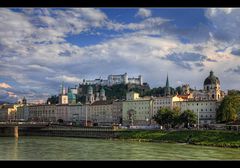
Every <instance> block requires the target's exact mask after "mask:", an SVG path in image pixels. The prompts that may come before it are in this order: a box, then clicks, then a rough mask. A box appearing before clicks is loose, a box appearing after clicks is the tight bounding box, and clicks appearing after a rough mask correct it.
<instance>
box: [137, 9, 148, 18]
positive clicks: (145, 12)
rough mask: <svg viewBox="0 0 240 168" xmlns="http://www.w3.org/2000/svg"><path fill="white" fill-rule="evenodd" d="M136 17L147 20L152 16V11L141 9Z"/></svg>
mask: <svg viewBox="0 0 240 168" xmlns="http://www.w3.org/2000/svg"><path fill="white" fill-rule="evenodd" d="M136 16H139V17H141V18H147V17H150V16H152V12H151V10H150V9H146V8H140V9H139V10H138V12H137V14H136Z"/></svg>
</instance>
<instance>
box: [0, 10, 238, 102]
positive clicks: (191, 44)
mask: <svg viewBox="0 0 240 168" xmlns="http://www.w3.org/2000/svg"><path fill="white" fill-rule="evenodd" d="M239 27H240V9H239V8H1V9H0V101H8V102H14V101H17V100H20V99H22V98H23V97H24V96H25V97H26V98H27V100H28V102H32V103H36V102H44V101H46V99H47V97H49V96H50V95H56V94H58V92H59V89H60V85H61V82H62V81H64V82H65V84H66V86H69V87H74V86H75V85H78V84H79V83H81V81H82V80H83V79H95V78H99V77H101V78H103V79H105V78H107V76H108V75H110V74H123V73H125V72H127V73H128V76H129V77H137V76H138V75H142V76H143V81H144V82H147V83H148V84H149V85H150V87H151V88H152V87H159V86H164V85H165V82H166V76H167V74H168V76H169V83H170V86H171V87H177V86H180V85H182V84H190V87H192V88H196V89H202V88H203V82H204V79H205V78H206V77H207V76H208V75H209V72H210V70H213V71H214V74H215V75H216V76H217V77H218V78H219V79H220V83H221V89H222V90H224V91H227V90H228V89H240V88H239V83H240V43H239V42H240V28H239Z"/></svg>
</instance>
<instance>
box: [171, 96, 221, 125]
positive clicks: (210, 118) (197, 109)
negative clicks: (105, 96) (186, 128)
mask: <svg viewBox="0 0 240 168" xmlns="http://www.w3.org/2000/svg"><path fill="white" fill-rule="evenodd" d="M219 104H220V103H219V102H218V101H216V100H205V101H204V100H198V101H195V100H194V101H175V102H174V103H173V106H175V107H179V108H180V109H181V112H183V111H184V110H192V111H193V112H194V113H195V114H196V115H197V117H198V119H199V124H213V123H215V121H216V111H217V108H218V106H219Z"/></svg>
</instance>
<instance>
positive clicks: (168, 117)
mask: <svg viewBox="0 0 240 168" xmlns="http://www.w3.org/2000/svg"><path fill="white" fill-rule="evenodd" d="M179 112H180V110H179V109H177V108H175V109H170V108H161V109H160V110H159V111H158V112H157V114H156V115H154V116H153V119H154V120H155V121H156V122H157V123H158V124H159V125H162V126H164V127H167V128H169V127H175V126H176V125H177V124H178V118H179Z"/></svg>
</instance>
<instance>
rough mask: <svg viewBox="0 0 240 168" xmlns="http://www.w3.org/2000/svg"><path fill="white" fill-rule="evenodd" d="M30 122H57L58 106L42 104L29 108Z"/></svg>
mask: <svg viewBox="0 0 240 168" xmlns="http://www.w3.org/2000/svg"><path fill="white" fill-rule="evenodd" d="M28 113H29V116H28V120H30V121H36V122H56V121H57V119H56V105H52V104H42V105H30V106H28Z"/></svg>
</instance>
